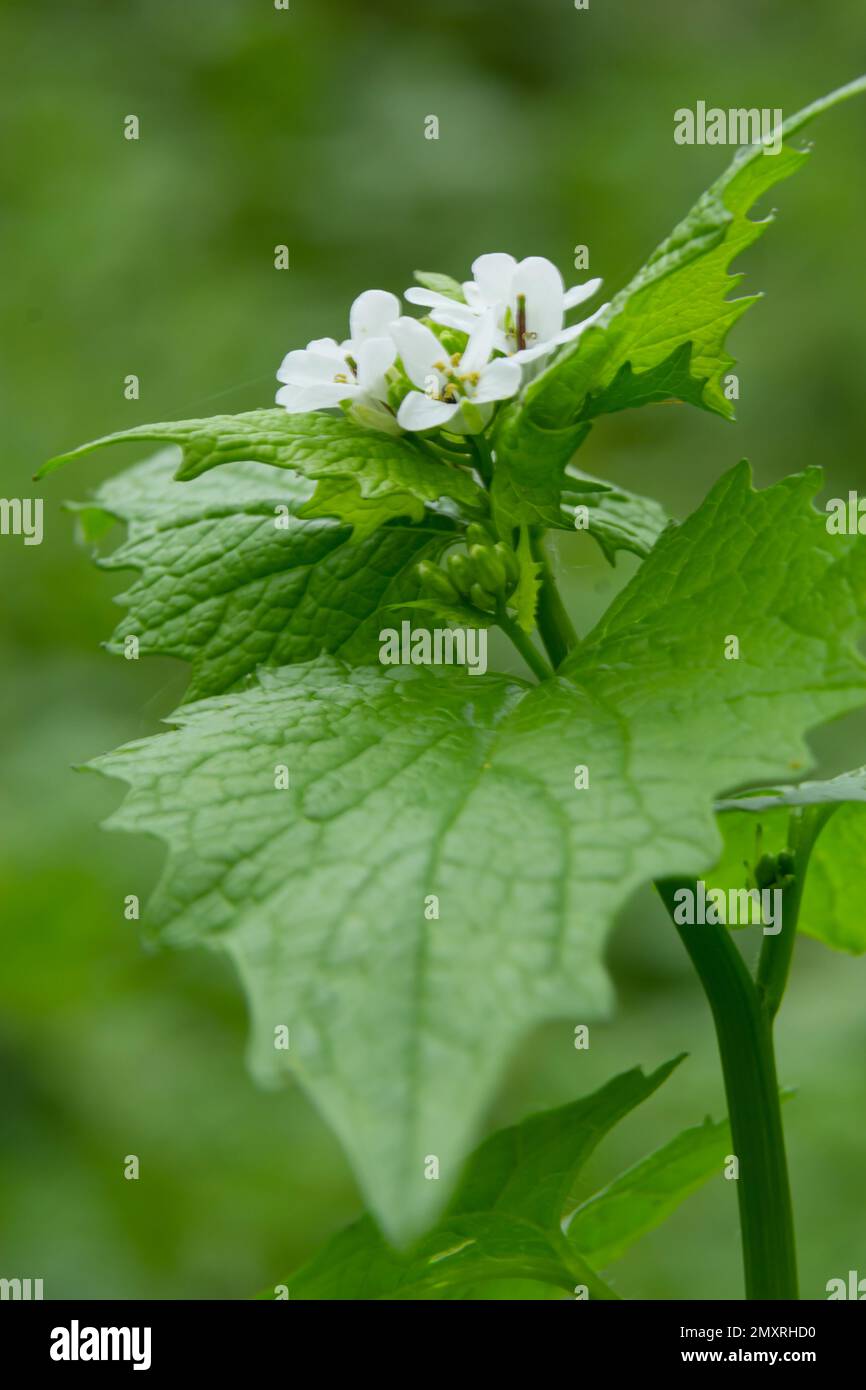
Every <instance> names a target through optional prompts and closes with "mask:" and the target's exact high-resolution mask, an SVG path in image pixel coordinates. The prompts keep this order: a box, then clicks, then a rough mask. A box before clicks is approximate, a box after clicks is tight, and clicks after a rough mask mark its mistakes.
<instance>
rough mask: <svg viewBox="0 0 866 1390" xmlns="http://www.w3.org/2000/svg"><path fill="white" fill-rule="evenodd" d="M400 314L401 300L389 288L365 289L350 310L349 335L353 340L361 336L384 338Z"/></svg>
mask: <svg viewBox="0 0 866 1390" xmlns="http://www.w3.org/2000/svg"><path fill="white" fill-rule="evenodd" d="M399 316H400V301H399V299H398V298H397V296H396V294H391V293H390V291H388V290H365V291H364V293H363V294H359V295H358V298H357V299H356V300H355V302H354V304H353V305H352V308H351V309H350V311H349V336H350V338H351V339H352V341H353V342H356V341H357V340H358V339H360V338H384V337H386V336H387V333H388V329H389V328H390V326H391V324H392V323H393V322H394V320H395V319H396V318H399Z"/></svg>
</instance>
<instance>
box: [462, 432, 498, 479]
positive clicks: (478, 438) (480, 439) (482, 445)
mask: <svg viewBox="0 0 866 1390" xmlns="http://www.w3.org/2000/svg"><path fill="white" fill-rule="evenodd" d="M466 438H467V439H468V440H469V441H470V443H471V444H472V447H473V449H474V450H475V458H476V461H477V464H478V472H479V473H480V474H481V476H482V478H483V479H484V481H485V483H486V484H487V486H488V487H489V486H490V483H491V480H492V478H493V454H492V453H491V451H490V445H489V444H488V442H487V440H486V439H485V437H484V435H483V434H469V435H467V436H466Z"/></svg>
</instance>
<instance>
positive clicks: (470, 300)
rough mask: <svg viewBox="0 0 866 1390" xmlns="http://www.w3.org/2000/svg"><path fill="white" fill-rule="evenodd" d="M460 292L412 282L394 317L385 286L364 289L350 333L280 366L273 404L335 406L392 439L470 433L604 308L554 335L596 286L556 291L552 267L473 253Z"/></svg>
mask: <svg viewBox="0 0 866 1390" xmlns="http://www.w3.org/2000/svg"><path fill="white" fill-rule="evenodd" d="M472 274H473V278H472V279H471V280H467V281H465V282H464V283H463V285H459V284H457V282H456V281H453V282H449V281H447V280H446V279H445V277H441V276H440V277H423V278H425V279H426V280H427V281H428V283H434V284H435V283H440V284H442V285H444V286H445V289H444V291H443V289H441V288H439V289H437V288H427V287H426V286H420V287H419V286H413V287H412V288H411V289H408V290H407V291H406V299H407V301H408V302H409V303H410V304H417V305H420V306H422V307H423V308H424V309H425V310H426V315H425V319H423V320H422V319H414V318H410V317H408V316H407V315H405V314H403V313H402V312H401V305H400V300H399V299H398V298H397V296H396V295H394V294H390V293H388V291H386V290H366V291H365V292H364V294H362V295H360V296H359V297H358V298H357V299H356V300H355V302H354V304H353V305H352V309H351V313H350V316H349V337H348V338H346V339H345V341H344V342H342V343H338V342H336V340H335V339H334V338H316V339H314V340H313V342H311V343H308V344H307V346H306V348H304V349H297V350H296V351H294V352H290V353H288V354H287V355H286V357H285V358H284V359H283V362H282V365H281V366H280V369H279V371H278V372H277V378H278V380H279V381H281V382H283V383H284V384H283V385H282V386H281V387H280V389H279V391H278V392H277V403H278V404H279V405H282V406H284V407H285V409H286V410H288V411H289V412H290V413H292V414H295V413H298V412H300V411H308V410H326V409H329V408H335V407H341V408H342V409H344V410H346V411H348V413H349V414H350V415H352V416H353V417H354V418H355V419H356V420H357V421H358V422H359V423H360V424H363V425H366V426H368V427H372V428H376V429H382V430H386V431H388V432H390V433H397V432H399V431H400V430H411V431H422V430H430V429H444V430H447V431H448V432H449V433H451V434H477V433H478V432H480V431H481V430H483V429H484V428H485V426H486V425H487V424H488V423H489V421H490V418H491V415H492V413H493V410H494V408H495V405H496V402H497V401H502V400H507V399H508V398H509V397H510V396H514V395H516V393H517V392H518V391H519V390H520V386H521V384H522V381H523V380H524V378H525V377H526V376H527V375H530V374H532V373H533V372H535V371H537V370H538V367H539V365H543V363H544V359H545V358H546V357H548V356H549V354H550V353H552V352H553V351H554V350H555V349H556V348H557V347H559V346H560V344H562V343H567V342H572V341H574V340H575V339H576V338H578V337H579V336H580V334H581V333H582V332H583V331H584V330H585V329H586V328H588V327H589V325H590V324H591V323H594V322H595V320H596V319H597V318H598V317H599V315H600V314H602V313H603V312H604V310H605V309H606V308H607V305H606V304H605V305H602V306H601V308H600V309H598V310H597V311H596V312H595V313H594V314H592V315H591V316H590V317H589V318H587V319H584V320H583V321H582V322H581V323H576V324H572V325H571V326H570V327H565V315H566V312H567V310H569V309H573V308H576V306H577V305H578V304H582V303H583V301H584V300H586V299H589V298H590V297H591V296H592V295H594V294H595V293H596V291H597V290H598V288H599V286H600V284H601V281H600V280H588V281H587V282H586V283H585V284H583V285H576V286H574V288H572V289H570V290H566V288H565V285H564V283H563V279H562V276H561V275H560V273H559V271H558V270H557V268H556V266H555V265H553V264H552V262H551V261H548V260H545V259H544V258H543V257H541V256H528V257H527V258H526V259H525V260H522V261H516V260H515V259H514V257H513V256H509V255H506V254H505V253H504V252H493V253H492V254H490V255H486V256H479V257H478V259H477V260H476V261H475V262H474V263H473V265H472Z"/></svg>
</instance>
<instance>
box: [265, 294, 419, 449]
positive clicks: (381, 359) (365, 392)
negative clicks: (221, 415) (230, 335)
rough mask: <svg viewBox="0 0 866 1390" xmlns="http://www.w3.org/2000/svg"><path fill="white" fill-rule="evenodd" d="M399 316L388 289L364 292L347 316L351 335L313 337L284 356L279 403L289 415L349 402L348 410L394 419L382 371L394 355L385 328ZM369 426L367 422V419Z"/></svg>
mask: <svg viewBox="0 0 866 1390" xmlns="http://www.w3.org/2000/svg"><path fill="white" fill-rule="evenodd" d="M399 313H400V301H399V299H398V298H397V296H396V295H395V294H389V293H388V292H387V291H386V290H365V292H364V293H363V294H362V295H359V296H358V298H357V299H356V300H355V302H354V304H353V305H352V308H351V311H350V314H349V334H350V336H349V337H348V338H347V339H346V340H345V342H343V343H337V342H336V341H335V340H334V339H333V338H314V339H313V341H312V342H311V343H308V344H307V346H306V348H298V349H296V350H295V351H294V352H289V353H287V354H286V356H285V357H284V358H283V361H282V364H281V366H280V369H279V371H278V372H277V380H278V381H283V382H285V383H286V384H285V385H284V386H281V387H280V389H279V391H278V392H277V404H278V405H282V406H285V408H286V410H288V411H289V413H290V414H292V415H294V414H297V413H298V412H300V411H306V410H323V409H326V408H328V407H332V406H337V405H340V404H341V402H343V401H351V403H352V408H353V409H356V410H358V411H360V412H361V413H362V414H364V415H368V414H369V413H371V412H372V415H373V418H378V417H380V416H381V417H382V424H383V425H385V417H386V416H387V417H388V420H389V421H390V423H391V424H393V416H392V415H390V412H389V411H388V410H387V408H386V406H385V404H384V403H385V401H386V400H387V394H388V388H387V382H386V373H387V371H388V369H389V367H392V366H393V364H394V360H395V358H396V356H397V349H396V347H395V346H394V340H393V338H392V337H391V336H390V335H389V329H390V327H391V325H392V324H393V322H394V320H395V319H396V318H397V317H398V316H399ZM368 423H371V421H368Z"/></svg>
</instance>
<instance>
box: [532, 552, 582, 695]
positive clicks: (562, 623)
mask: <svg viewBox="0 0 866 1390" xmlns="http://www.w3.org/2000/svg"><path fill="white" fill-rule="evenodd" d="M530 542H531V545H532V554H533V556H534V558H535V560H536V562H537V563H538V564H539V565H540V566H541V591H540V593H539V595H538V615H537V621H538V632H539V635H540V637H541V640H542V642H543V643H544V648H545V651H546V652H547V655H548V656H549V657H550V661H551V664H552V666H553V669H554V670H556V669H557V667H559V666H561V665H562V663H563V661H564V660H565V658H566V657H567V656H568V653H569V652H570V651H571V649H572V648H573V647H575V646H577V642H578V636H577V633H576V632H575V630H574V626H573V624H572V621H571V619H570V617H569V616H568V613H567V612H566V608H565V604H564V603H563V602H562V599H561V597H560V593H559V589H558V588H557V585H556V580H555V579H554V577H553V571H552V569H551V567H550V560H549V559H548V555H547V552H546V550H545V548H544V535H543V533H542V532H541V531H540V530H533V531H532V532H531V534H530Z"/></svg>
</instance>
